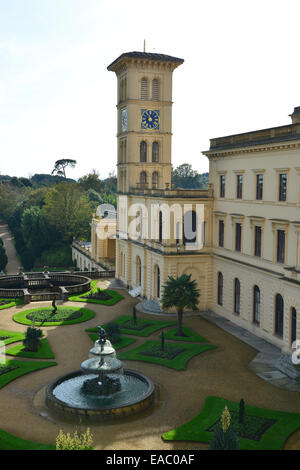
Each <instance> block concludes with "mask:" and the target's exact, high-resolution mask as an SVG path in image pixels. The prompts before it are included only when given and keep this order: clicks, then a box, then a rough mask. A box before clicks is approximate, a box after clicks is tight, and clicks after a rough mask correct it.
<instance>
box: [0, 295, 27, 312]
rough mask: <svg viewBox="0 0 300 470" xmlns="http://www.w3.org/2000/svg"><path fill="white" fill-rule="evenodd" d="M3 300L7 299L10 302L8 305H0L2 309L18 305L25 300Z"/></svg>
mask: <svg viewBox="0 0 300 470" xmlns="http://www.w3.org/2000/svg"><path fill="white" fill-rule="evenodd" d="M1 300H6V301H7V302H8V303H7V304H6V305H0V310H3V309H4V308H10V307H15V306H16V305H22V304H23V300H22V299H3V298H1V299H0V301H1Z"/></svg>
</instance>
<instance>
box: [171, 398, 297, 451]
mask: <svg viewBox="0 0 300 470" xmlns="http://www.w3.org/2000/svg"><path fill="white" fill-rule="evenodd" d="M226 405H227V407H228V409H229V411H230V412H231V413H232V421H233V427H234V428H235V430H236V431H238V433H239V445H240V448H241V449H244V450H280V449H282V448H283V446H284V443H285V441H286V439H287V438H288V436H289V435H290V434H292V433H293V432H294V431H296V429H298V428H299V427H300V413H286V412H283V411H275V410H269V409H263V408H257V407H254V406H247V404H246V406H245V413H246V417H245V426H244V428H240V429H239V428H238V426H237V424H236V421H237V419H236V417H237V413H238V409H239V404H238V403H236V402H232V401H229V400H225V399H224V398H220V397H207V398H206V400H205V403H204V406H203V409H202V411H201V412H200V413H199V414H198V415H197V416H196V417H195V418H193V419H192V420H191V421H188V422H187V423H185V424H183V425H182V426H179V427H178V428H176V429H174V430H172V431H169V432H166V433H165V434H163V435H162V438H163V439H164V440H165V441H190V442H204V443H209V442H210V441H211V439H212V437H213V429H214V427H215V426H216V424H217V423H218V420H219V419H220V416H221V413H222V411H223V409H224V407H225V406H226ZM245 435H247V436H248V438H246V437H244V436H245Z"/></svg>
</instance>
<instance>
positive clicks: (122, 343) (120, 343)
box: [89, 333, 136, 351]
mask: <svg viewBox="0 0 300 470" xmlns="http://www.w3.org/2000/svg"><path fill="white" fill-rule="evenodd" d="M89 337H90V338H91V340H92V341H93V343H94V342H95V341H96V340H97V339H98V338H99V335H96V334H95V333H90V334H89ZM135 341H136V340H135V339H133V338H126V337H123V338H121V339H120V341H118V342H117V343H113V347H114V348H115V350H116V351H118V350H119V349H122V348H126V347H127V346H129V345H130V344H133V343H135Z"/></svg>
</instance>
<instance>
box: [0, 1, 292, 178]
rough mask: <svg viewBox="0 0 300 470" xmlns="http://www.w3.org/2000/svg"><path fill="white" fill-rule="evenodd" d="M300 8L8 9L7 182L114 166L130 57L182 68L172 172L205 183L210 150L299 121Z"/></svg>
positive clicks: (1, 104)
mask: <svg viewBox="0 0 300 470" xmlns="http://www.w3.org/2000/svg"><path fill="white" fill-rule="evenodd" d="M299 17H300V4H299V1H298V0H285V1H283V0H281V1H278V0H259V1H257V0H251V1H248V0H186V1H185V2H183V1H177V0H150V1H148V2H142V1H141V0H127V1H126V0H0V162H1V165H0V172H1V174H9V175H16V176H29V175H33V174H34V173H50V172H51V170H52V169H53V165H54V162H55V161H56V160H58V159H60V158H72V159H75V160H77V162H78V163H77V166H76V168H75V169H70V170H69V171H68V173H67V176H69V177H72V178H78V177H80V176H82V175H84V174H87V173H88V172H90V171H91V170H92V169H96V170H97V171H98V172H99V173H100V177H106V176H107V175H108V173H109V172H110V171H112V170H115V169H116V167H115V165H116V122H117V120H116V118H117V114H116V99H117V95H116V91H117V89H116V84H117V82H116V77H115V74H114V73H112V72H108V71H107V66H108V65H109V64H110V63H111V62H112V61H113V60H114V59H116V58H117V57H118V56H119V55H120V54H122V53H123V52H130V51H142V50H143V41H144V38H145V39H146V51H147V52H156V53H164V54H169V55H174V56H177V57H180V58H183V59H184V60H185V62H184V64H183V65H182V66H180V67H179V68H178V69H176V70H175V72H174V82H173V101H174V106H173V151H172V160H173V164H174V165H175V166H177V165H179V164H181V163H185V162H188V163H191V164H192V165H193V168H194V169H196V170H198V171H200V172H202V171H207V170H208V161H207V159H206V157H204V156H202V155H201V150H207V149H208V148H209V139H210V138H213V137H219V136H224V135H230V134H235V133H239V132H246V131H248V130H255V129H262V128H267V127H273V126H280V125H284V124H287V123H289V122H290V118H289V117H288V114H290V113H291V112H292V111H293V108H294V107H295V106H300V81H299V68H300V61H299V56H300V47H299V46H300V36H299Z"/></svg>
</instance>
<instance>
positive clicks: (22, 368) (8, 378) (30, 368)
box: [0, 359, 57, 388]
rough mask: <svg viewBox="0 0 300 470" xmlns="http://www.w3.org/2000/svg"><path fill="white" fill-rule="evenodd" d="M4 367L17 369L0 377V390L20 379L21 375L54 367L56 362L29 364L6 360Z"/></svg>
mask: <svg viewBox="0 0 300 470" xmlns="http://www.w3.org/2000/svg"><path fill="white" fill-rule="evenodd" d="M4 365H5V366H12V367H14V366H17V367H18V368H17V369H14V370H12V371H11V372H7V373H6V374H3V375H0V388H2V387H5V385H7V384H8V383H9V382H12V381H13V380H15V379H17V378H18V377H21V376H22V375H25V374H28V373H30V372H34V371H36V370H40V369H45V368H46V367H52V366H56V365H57V363H56V362H41V361H39V362H29V361H26V362H25V361H16V360H11V359H8V360H7V361H6V363H5V364H4Z"/></svg>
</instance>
